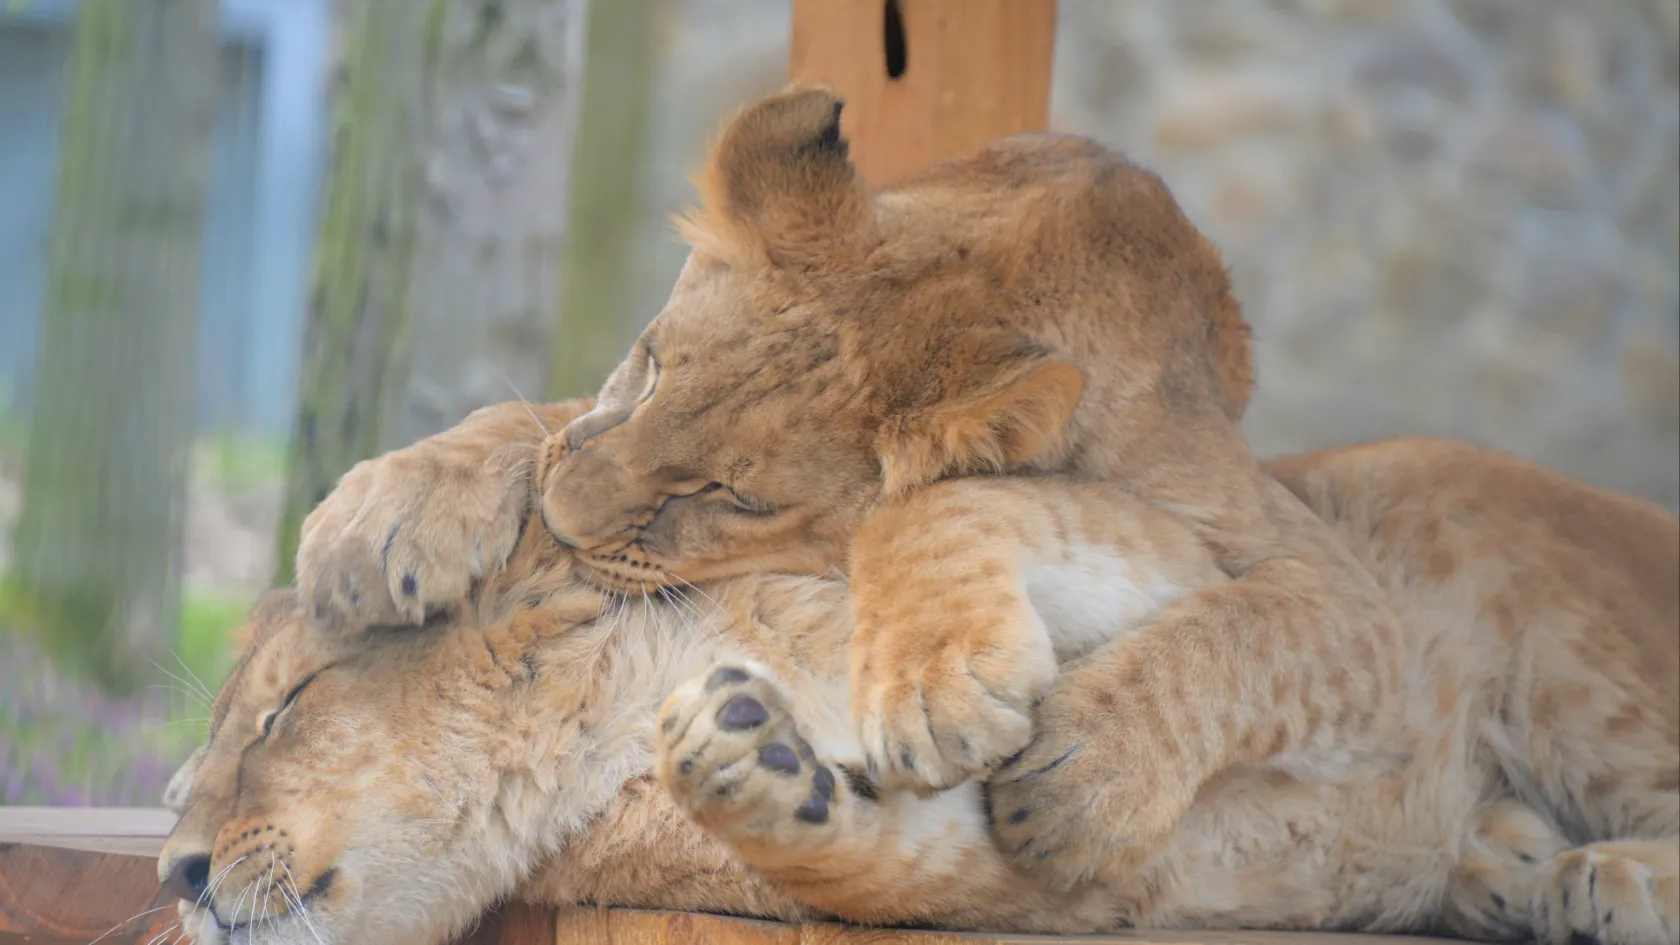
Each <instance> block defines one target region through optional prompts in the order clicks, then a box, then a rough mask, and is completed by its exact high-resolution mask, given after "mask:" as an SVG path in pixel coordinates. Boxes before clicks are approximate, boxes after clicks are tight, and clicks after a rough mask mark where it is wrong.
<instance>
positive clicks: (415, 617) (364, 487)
mask: <svg viewBox="0 0 1680 945" xmlns="http://www.w3.org/2000/svg"><path fill="white" fill-rule="evenodd" d="M516 459H517V455H516V451H514V450H512V449H510V450H508V451H507V452H506V455H505V456H504V457H502V461H500V462H497V461H490V460H486V459H485V458H484V457H482V456H479V455H476V454H467V455H461V456H457V455H454V454H452V453H451V452H450V451H449V450H448V449H447V448H446V447H443V446H440V445H438V444H435V443H430V442H426V441H422V442H420V443H417V444H415V445H414V446H410V447H408V448H406V449H402V450H398V451H396V452H394V453H389V454H386V455H385V456H381V457H379V458H377V459H372V460H367V461H365V462H362V463H360V464H358V465H357V466H356V467H354V468H353V469H351V470H350V472H349V473H347V474H346V475H345V476H344V478H343V480H341V481H340V483H339V485H338V487H337V488H336V489H334V490H333V491H332V492H331V493H330V494H328V496H327V497H326V498H325V499H324V500H322V501H321V504H320V505H318V506H316V507H315V509H314V511H312V512H310V513H309V516H308V517H307V518H305V519H304V521H303V529H302V536H301V541H300V543H299V545H298V556H297V580H298V592H299V596H300V597H301V598H302V600H303V602H304V604H305V606H306V607H307V608H308V609H309V612H310V614H311V616H312V617H313V618H314V619H315V620H316V621H317V622H319V623H320V624H322V625H324V626H328V627H331V628H335V629H339V630H343V631H357V630H361V629H364V628H366V627H370V626H376V625H380V624H397V625H402V624H419V623H421V622H423V621H424V620H425V619H426V615H427V613H428V612H430V611H432V610H435V609H436V608H438V607H442V606H446V605H449V604H454V603H457V602H459V601H461V600H463V599H465V598H466V597H467V595H468V594H469V592H470V590H471V587H472V583H473V582H474V581H476V580H478V579H479V578H482V577H484V576H485V574H486V573H487V572H489V571H490V570H492V569H494V568H496V567H499V566H500V565H501V564H502V563H504V562H505V561H507V558H508V556H509V554H511V553H512V551H513V546H514V543H515V542H516V541H517V540H518V537H519V526H520V518H521V515H522V514H523V512H524V510H525V508H526V506H527V504H528V502H529V488H530V487H529V485H528V484H527V483H526V481H525V479H524V478H523V476H522V475H521V474H520V473H519V472H518V467H517V465H516V463H515V461H516Z"/></svg>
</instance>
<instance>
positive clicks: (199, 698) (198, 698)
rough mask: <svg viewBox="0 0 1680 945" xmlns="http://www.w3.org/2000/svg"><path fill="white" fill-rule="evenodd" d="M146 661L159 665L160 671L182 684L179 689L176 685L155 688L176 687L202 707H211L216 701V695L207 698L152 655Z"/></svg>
mask: <svg viewBox="0 0 1680 945" xmlns="http://www.w3.org/2000/svg"><path fill="white" fill-rule="evenodd" d="M146 662H148V663H150V664H152V665H153V666H155V667H157V671H158V672H160V673H162V674H164V675H165V676H168V677H169V678H170V679H173V680H175V681H176V682H178V683H180V684H181V687H180V688H179V689H176V687H174V686H156V687H154V688H159V689H175V691H177V692H179V693H180V694H181V695H183V696H186V697H188V698H190V699H192V701H194V702H196V703H199V705H200V707H201V708H203V709H205V710H208V709H209V708H210V704H211V703H213V702H215V701H216V699H215V697H214V696H211V697H210V698H209V699H206V698H205V697H204V694H203V693H202V692H200V691H198V690H197V689H194V688H192V683H189V682H187V681H186V680H185V679H182V678H181V677H179V676H177V675H175V674H174V673H172V672H170V671H169V670H167V669H164V668H163V664H161V663H159V662H158V661H157V660H154V659H152V658H151V657H150V656H148V657H146Z"/></svg>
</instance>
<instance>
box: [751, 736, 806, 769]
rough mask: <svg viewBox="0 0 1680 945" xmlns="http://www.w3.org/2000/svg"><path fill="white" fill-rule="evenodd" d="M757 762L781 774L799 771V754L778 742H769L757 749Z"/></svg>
mask: <svg viewBox="0 0 1680 945" xmlns="http://www.w3.org/2000/svg"><path fill="white" fill-rule="evenodd" d="M758 763H759V764H761V765H763V766H764V767H766V768H769V769H770V770H771V771H780V772H781V773H782V774H798V773H799V756H798V755H797V754H795V753H794V751H793V749H792V748H789V747H788V746H786V745H783V744H781V743H780V742H771V743H770V744H768V745H765V746H764V747H763V748H760V749H759V750H758Z"/></svg>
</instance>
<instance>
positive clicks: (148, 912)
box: [88, 902, 175, 945]
mask: <svg viewBox="0 0 1680 945" xmlns="http://www.w3.org/2000/svg"><path fill="white" fill-rule="evenodd" d="M173 908H175V903H173V902H171V903H168V904H166V905H161V906H158V907H157V908H156V909H147V910H146V911H145V912H137V913H135V914H134V915H131V916H129V917H128V918H126V919H124V920H122V921H121V922H118V923H117V924H116V925H113V926H111V927H110V928H109V929H106V930H105V934H103V935H101V936H99V937H98V938H96V939H94V940H93V941H91V942H89V943H88V945H98V943H99V942H102V941H104V940H105V939H108V938H110V937H111V933H113V932H115V931H116V930H118V929H120V928H122V927H123V926H125V925H127V924H128V923H130V922H133V921H134V920H135V919H141V918H145V917H146V916H149V915H151V914H152V913H154V912H162V911H163V910H165V909H173Z"/></svg>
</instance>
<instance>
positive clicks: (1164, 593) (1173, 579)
mask: <svg viewBox="0 0 1680 945" xmlns="http://www.w3.org/2000/svg"><path fill="white" fill-rule="evenodd" d="M1025 578H1026V587H1027V597H1028V599H1030V600H1031V601H1032V604H1033V607H1034V609H1036V610H1037V611H1038V615H1039V617H1040V619H1042V620H1043V621H1044V625H1045V628H1046V630H1047V631H1048V632H1049V634H1050V642H1051V645H1052V646H1054V647H1055V650H1056V659H1057V660H1058V661H1061V662H1066V661H1067V660H1070V659H1074V658H1076V657H1079V656H1083V655H1084V654H1086V653H1089V652H1090V651H1091V650H1093V649H1095V648H1096V647H1098V646H1100V645H1101V644H1103V643H1106V642H1108V641H1109V640H1112V639H1114V638H1115V637H1118V636H1121V635H1122V634H1126V633H1130V632H1132V631H1133V630H1136V629H1138V628H1139V627H1140V626H1142V624H1143V623H1144V622H1145V621H1147V620H1149V619H1150V618H1151V617H1153V616H1154V615H1155V614H1156V612H1158V611H1159V610H1160V609H1161V608H1162V607H1165V606H1166V605H1167V604H1170V603H1172V602H1173V601H1175V600H1177V599H1178V598H1179V597H1182V596H1183V595H1184V594H1185V593H1187V592H1189V591H1191V590H1193V589H1194V585H1195V583H1196V582H1194V581H1187V580H1185V579H1184V576H1182V575H1177V574H1174V573H1172V571H1171V570H1170V569H1169V568H1167V567H1164V566H1163V563H1162V562H1159V561H1151V560H1149V559H1148V558H1147V557H1145V556H1142V555H1130V554H1124V553H1120V552H1117V551H1115V550H1113V549H1109V548H1100V547H1096V546H1090V545H1087V546H1081V547H1074V548H1069V549H1066V550H1064V551H1063V552H1062V553H1060V554H1059V555H1056V556H1054V557H1048V558H1046V559H1044V560H1039V561H1034V562H1032V563H1031V564H1030V565H1029V566H1028V567H1027V568H1026V571H1025Z"/></svg>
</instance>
